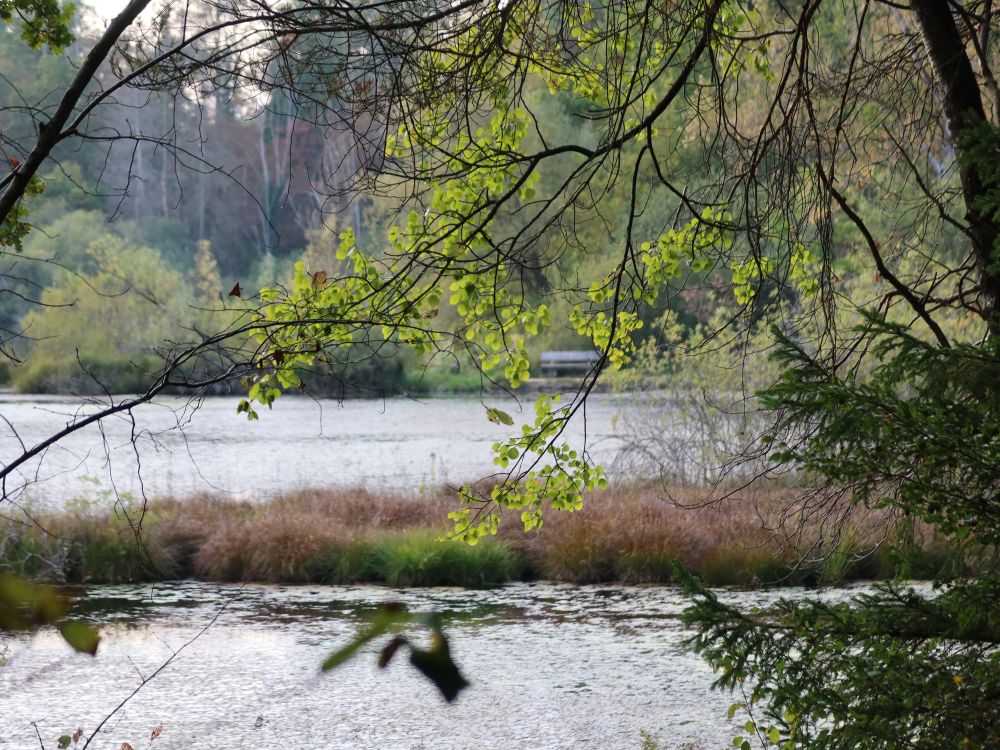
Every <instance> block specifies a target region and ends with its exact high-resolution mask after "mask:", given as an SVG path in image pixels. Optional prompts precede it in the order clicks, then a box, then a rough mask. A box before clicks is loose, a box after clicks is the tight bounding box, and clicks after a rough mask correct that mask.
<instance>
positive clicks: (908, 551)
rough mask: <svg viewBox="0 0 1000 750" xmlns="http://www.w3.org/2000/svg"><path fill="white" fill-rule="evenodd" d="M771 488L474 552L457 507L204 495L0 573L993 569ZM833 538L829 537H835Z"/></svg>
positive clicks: (318, 578)
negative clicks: (819, 514)
mask: <svg viewBox="0 0 1000 750" xmlns="http://www.w3.org/2000/svg"><path fill="white" fill-rule="evenodd" d="M789 496H790V494H789V491H788V490H786V489H782V488H780V487H769V488H765V490H764V494H763V496H762V497H761V496H757V497H752V496H750V495H748V494H746V493H743V494H737V495H736V496H734V497H731V498H730V499H728V500H727V501H726V502H724V503H712V504H699V503H700V495H699V494H698V492H697V491H695V490H692V489H678V488H674V489H673V490H672V491H671V499H670V501H668V500H665V499H664V497H663V495H662V493H661V492H659V491H656V490H654V489H651V488H642V487H632V488H621V487H619V488H613V489H608V490H604V491H600V492H595V493H593V494H592V495H591V496H590V497H588V499H587V502H586V503H585V505H584V509H583V510H581V511H579V512H577V513H574V514H565V513H549V514H548V515H547V517H546V521H545V526H544V529H543V530H542V531H541V533H531V534H525V533H524V531H523V530H522V529H521V527H520V524H519V523H518V518H517V517H516V514H511V515H510V517H507V518H505V519H504V521H503V523H502V524H501V526H500V533H499V535H498V537H495V538H486V539H484V540H481V541H480V543H479V544H478V545H476V546H474V547H470V546H468V545H465V544H462V543H460V542H454V541H440V537H441V535H442V531H443V527H444V524H445V523H446V521H445V518H446V516H447V513H448V511H449V510H451V509H453V503H454V500H453V498H451V497H450V496H448V495H446V494H443V493H442V494H440V495H431V496H419V497H413V496H406V495H402V494H393V493H372V492H369V491H366V490H350V489H336V490H303V491H299V492H294V493H289V494H287V495H285V496H282V497H279V498H276V499H274V500H270V501H268V502H263V503H252V502H236V501H231V500H222V499H219V498H216V497H212V496H209V495H200V496H196V497H191V498H187V499H184V500H177V499H160V500H154V501H151V502H150V503H148V504H147V505H146V506H145V507H140V506H138V505H135V504H133V505H127V504H125V505H123V504H121V503H119V504H117V505H116V506H115V508H114V509H113V510H110V511H103V512H102V511H100V510H99V509H97V508H96V506H95V505H94V504H80V505H79V506H78V507H76V508H74V509H70V510H67V511H64V512H62V513H56V514H37V515H34V516H32V517H30V518H29V517H27V516H26V517H25V518H23V519H15V518H8V519H6V521H5V526H4V529H3V536H2V538H0V569H6V570H11V571H13V572H15V573H18V574H20V575H22V576H25V577H31V578H47V579H50V580H57V581H65V582H70V583H78V582H79V583H88V582H89V583H117V582H125V581H149V580H168V579H176V578H186V577H194V578H199V579H202V580H214V581H248V582H249V581H253V582H272V583H330V584H347V583H382V584H388V585H390V586H466V587H480V586H493V585H497V584H502V583H504V582H507V581H512V580H518V579H535V578H542V579H550V580H557V581H567V582H575V583H604V582H611V581H617V582H622V583H668V582H671V580H672V577H673V570H674V564H675V562H680V563H681V564H682V565H683V566H684V567H686V568H687V569H688V570H690V571H692V572H694V573H695V574H696V575H698V576H700V577H701V578H702V579H703V580H704V581H705V582H706V583H707V584H709V585H730V584H734V585H767V584H795V583H813V584H819V583H822V584H836V583H841V582H843V581H846V580H855V579H870V578H892V577H899V576H905V577H941V574H942V572H945V573H946V574H950V575H953V576H961V575H967V574H968V573H969V572H970V571H974V570H981V569H982V568H983V566H984V565H987V566H992V567H995V566H996V561H995V560H993V559H992V558H991V557H988V556H987V555H986V554H985V551H984V550H983V549H982V548H980V547H977V546H976V545H974V544H971V543H970V544H969V545H966V546H964V547H956V546H955V545H946V544H944V543H943V542H942V541H941V540H940V539H938V538H936V537H935V536H933V534H931V533H930V532H929V531H927V530H926V529H921V528H917V527H915V526H913V525H912V524H910V525H905V524H902V525H899V524H897V525H896V526H895V527H894V526H892V524H890V523H888V520H891V519H886V518H880V517H875V516H872V515H868V516H862V517H861V520H859V521H858V522H853V521H852V522H851V523H843V524H840V525H839V526H838V533H837V534H834V535H831V534H829V533H828V530H826V529H824V528H823V527H822V526H821V525H820V524H819V523H816V522H813V521H805V522H796V523H792V524H789V525H788V526H787V528H786V527H785V526H783V525H782V523H781V521H782V520H783V519H785V518H787V517H788V516H789V515H790V513H791V514H792V515H794V511H795V509H794V508H791V510H790V506H789V504H788V498H789ZM831 539H832V540H833V541H830V540H831Z"/></svg>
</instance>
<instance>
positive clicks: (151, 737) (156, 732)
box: [149, 724, 163, 742]
mask: <svg viewBox="0 0 1000 750" xmlns="http://www.w3.org/2000/svg"><path fill="white" fill-rule="evenodd" d="M161 734H163V725H162V724H157V725H156V729H154V730H153V732H152V734H150V735H149V741H150V742H152V741H153V740H155V739H156V738H157V737H159V736H160V735H161Z"/></svg>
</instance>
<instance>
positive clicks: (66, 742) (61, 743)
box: [56, 734, 73, 750]
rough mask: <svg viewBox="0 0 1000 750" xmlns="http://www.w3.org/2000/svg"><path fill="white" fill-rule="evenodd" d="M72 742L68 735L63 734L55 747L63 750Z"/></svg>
mask: <svg viewBox="0 0 1000 750" xmlns="http://www.w3.org/2000/svg"><path fill="white" fill-rule="evenodd" d="M72 741H73V738H72V737H70V736H69V735H68V734H64V735H62V736H60V737H59V739H58V740H57V741H56V746H57V747H59V748H60V750H65V748H67V747H69V743H71V742H72Z"/></svg>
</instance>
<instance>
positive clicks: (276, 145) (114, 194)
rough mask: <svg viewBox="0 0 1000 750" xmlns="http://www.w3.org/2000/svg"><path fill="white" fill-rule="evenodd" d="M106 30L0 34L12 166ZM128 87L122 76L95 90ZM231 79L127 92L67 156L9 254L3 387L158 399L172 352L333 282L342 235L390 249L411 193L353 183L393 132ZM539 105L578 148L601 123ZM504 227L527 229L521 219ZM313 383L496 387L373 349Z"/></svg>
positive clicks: (544, 341)
mask: <svg viewBox="0 0 1000 750" xmlns="http://www.w3.org/2000/svg"><path fill="white" fill-rule="evenodd" d="M200 12H211V11H210V10H207V9H206V10H202V11H200ZM206 20H208V19H206ZM96 24H98V21H97V20H96V18H95V15H94V14H93V12H92V11H90V10H88V9H86V8H84V9H82V10H80V11H78V13H77V16H76V19H75V29H74V31H75V34H76V36H77V39H78V41H77V42H76V43H74V44H73V45H71V46H70V47H69V48H68V49H67V50H65V51H64V52H62V53H60V54H55V53H53V52H51V51H50V50H49V49H48V48H46V47H43V48H41V49H38V50H34V49H31V48H29V47H28V46H27V45H25V44H24V43H23V42H22V41H21V39H20V38H19V36H18V34H17V33H16V29H15V28H14V27H13V26H11V27H7V28H5V29H4V30H3V32H0V102H4V103H5V104H6V106H4V107H3V108H2V109H0V132H2V133H3V143H2V151H3V154H4V156H5V157H6V158H7V159H9V160H13V161H12V163H14V162H16V161H17V160H18V159H20V158H23V157H24V155H25V154H26V153H27V152H28V151H29V150H30V148H31V146H32V144H33V142H34V139H35V137H36V133H35V129H36V127H37V125H36V123H37V121H38V120H39V113H40V112H41V113H44V112H45V111H47V110H50V109H51V108H54V107H55V106H56V105H57V104H58V99H59V96H60V94H61V92H62V91H63V90H64V89H65V88H66V86H67V85H68V84H69V82H70V81H71V80H72V77H73V75H74V73H75V70H76V67H77V66H78V64H79V62H80V60H81V57H82V54H83V53H84V52H85V50H86V49H87V48H88V46H89V41H88V39H89V38H90V37H91V36H92V35H93V28H94V27H95V25H96ZM164 28H169V23H167V24H166V25H165V27H164ZM114 81H115V71H114V70H113V69H112V68H111V67H110V66H109V67H108V68H107V69H105V70H102V72H101V74H100V75H99V76H98V80H97V81H95V82H94V84H93V88H94V90H100V89H102V88H107V87H109V86H111V85H113V84H114ZM216 84H217V85H216V87H215V88H214V89H213V90H212V91H211V92H208V93H202V92H199V91H189V92H187V93H186V94H185V95H179V96H169V95H166V94H162V93H157V92H151V91H149V92H147V91H142V90H141V89H134V88H125V89H121V90H120V91H119V92H117V93H116V95H115V98H114V100H113V101H112V102H110V103H105V104H102V105H101V106H99V107H97V108H95V109H94V110H93V112H92V113H91V114H90V115H89V117H88V120H87V122H86V131H87V133H88V134H89V136H90V137H88V138H86V139H84V140H83V141H82V145H81V144H80V143H79V142H77V143H75V144H74V145H73V146H72V147H70V146H64V147H60V148H57V150H56V152H55V154H54V156H55V161H56V163H55V165H54V166H52V167H51V168H49V169H48V171H46V172H45V173H44V174H43V175H42V177H43V182H44V185H45V190H44V193H43V194H42V195H40V196H37V197H34V198H32V200H31V201H30V204H28V206H29V208H30V212H31V213H30V216H29V217H28V220H29V221H30V223H31V225H32V227H33V229H32V231H31V232H30V233H29V235H28V237H27V239H26V240H25V241H24V244H23V247H21V248H2V250H3V251H4V252H3V261H4V263H5V267H4V272H3V273H2V274H0V329H2V331H3V334H2V335H0V345H2V347H3V349H4V352H5V354H6V355H7V356H6V357H2V360H3V361H2V363H0V382H2V383H4V384H6V385H7V386H9V387H13V388H14V389H16V390H18V391H21V392H95V393H101V392H105V391H111V392H134V391H138V390H142V389H144V387H145V386H146V385H148V383H149V382H150V381H151V379H152V378H153V377H155V375H156V374H157V373H158V372H159V370H160V368H161V366H162V364H163V361H164V357H165V355H166V354H167V353H168V352H169V351H171V350H174V349H175V348H176V347H177V346H180V345H183V344H185V343H189V342H192V341H197V340H199V337H201V336H204V335H208V334H210V333H212V332H215V331H218V330H221V329H223V328H225V326H226V325H228V324H230V323H232V321H233V320H234V317H235V316H238V314H239V310H240V309H241V308H243V309H245V308H246V307H248V306H249V305H251V304H252V300H250V299H249V298H251V297H252V296H253V295H254V294H256V292H257V290H258V289H260V288H261V287H265V286H267V287H273V286H275V285H282V284H283V283H286V282H288V281H290V279H291V277H292V274H293V265H294V263H295V262H296V261H299V260H301V261H303V262H304V263H305V264H306V267H307V269H308V270H309V271H310V272H315V271H327V272H332V271H334V269H336V268H337V267H338V261H337V259H336V246H337V242H338V240H337V235H338V233H339V232H342V231H344V230H345V229H351V230H352V231H353V232H354V235H355V236H356V237H357V238H358V244H359V247H361V248H362V249H363V251H364V252H366V253H369V254H371V255H373V256H378V255H380V254H382V253H384V252H385V250H386V247H387V245H388V243H387V241H386V239H385V237H386V234H387V231H388V229H389V227H390V226H391V225H392V224H393V223H394V222H396V221H400V218H399V215H398V214H397V213H395V209H396V198H397V196H393V195H391V194H390V193H391V188H386V189H385V190H384V191H383V190H379V191H375V192H379V193H382V195H381V197H379V196H378V195H376V194H374V193H373V192H369V193H367V194H366V193H363V192H358V191H357V190H356V189H355V188H356V187H357V185H355V184H354V183H355V181H356V179H357V178H358V176H359V174H361V172H362V171H363V170H362V167H363V166H371V164H370V163H369V164H364V165H363V164H362V162H363V161H367V162H371V161H372V159H373V158H375V157H373V156H372V155H371V153H370V152H371V151H372V143H371V141H372V140H374V141H376V142H377V141H378V138H379V137H381V136H382V134H380V133H376V132H374V131H375V129H376V128H377V124H373V123H372V122H371V120H370V119H369V121H368V122H366V123H359V122H357V119H358V118H357V117H354V120H353V121H345V122H344V123H343V126H342V127H331V126H330V123H329V122H325V123H317V122H315V121H312V120H311V119H310V116H309V113H308V112H305V111H303V110H302V105H301V104H299V103H296V102H294V101H292V99H290V98H289V97H288V96H287V95H286V94H284V93H282V92H281V91H277V90H275V91H270V92H259V95H258V96H256V97H250V96H249V95H248V93H247V92H246V90H245V89H242V88H240V87H239V86H238V85H236V84H235V82H233V83H232V85H229V84H227V83H226V82H225V81H220V82H216ZM537 94H538V97H537V98H538V102H537V103H538V106H539V107H540V108H541V114H542V115H543V116H545V117H547V118H548V119H549V120H550V121H561V122H563V123H564V125H565V128H566V130H567V135H568V136H569V135H572V137H574V138H577V136H578V135H579V133H580V131H582V130H585V129H586V128H587V127H589V126H588V125H587V122H586V121H585V120H582V119H580V118H577V117H575V116H574V114H573V112H571V111H569V109H568V107H567V106H566V104H565V102H564V101H563V97H560V96H556V97H551V96H549V95H548V92H547V91H545V90H544V87H541V85H540V84H539V90H538V92H537ZM28 103H30V105H29V104H28ZM348 115H349V113H345V118H346V117H347V116H348ZM41 119H43V120H44V117H42V118H41ZM362 136H363V139H364V141H365V142H364V143H360V142H359V140H360V139H361V138H362ZM577 139H578V138H577ZM558 178H559V176H558V175H549V176H548V177H547V179H553V180H554V179H558ZM369 186H371V185H369ZM499 221H500V223H506V225H507V226H506V227H505V228H504V229H502V231H507V230H508V229H511V228H516V223H517V220H516V218H512V217H501V218H500V219H499ZM593 229H594V230H595V231H592V232H589V234H588V231H589V230H587V229H584V230H583V232H584V239H586V240H587V241H586V242H580V243H579V245H580V247H583V246H586V251H585V252H584V251H581V250H572V249H571V250H570V252H580V254H581V259H580V262H581V267H583V266H584V265H589V266H592V265H593V264H595V263H596V264H598V265H601V264H604V263H605V262H607V261H606V253H605V251H606V249H607V248H608V246H609V243H610V242H611V238H610V237H609V236H607V232H606V231H605V232H604V236H603V238H602V237H601V236H599V235H600V233H599V232H597V231H596V229H597V227H596V226H595V227H594V228H593ZM543 264H544V259H540V265H543ZM530 275H531V276H532V278H527V279H525V280H526V282H527V284H528V286H529V288H530V290H531V293H532V294H535V295H546V296H552V298H553V304H554V305H557V306H565V305H569V304H571V302H570V301H569V300H566V299H562V298H560V299H557V298H556V296H555V295H554V294H553V292H554V291H555V290H554V289H553V288H552V287H551V285H550V281H548V280H546V279H545V278H544V277H543V274H542V273H541V272H540V271H539V272H533V273H531V274H530ZM236 284H239V285H240V289H241V296H240V297H238V298H237V297H234V296H232V295H230V294H229V292H230V291H231V290H233V289H234V288H235V285H236ZM448 314H449V312H448V311H447V310H442V315H448ZM563 318H565V316H563ZM530 346H531V349H532V352H533V353H534V355H535V356H536V357H537V354H538V352H540V351H542V350H544V349H547V348H573V349H581V348H588V347H589V346H590V344H589V342H588V341H587V340H586V339H585V338H583V337H581V336H578V335H577V334H576V332H575V331H573V330H571V329H570V328H569V327H565V328H561V329H553V330H551V331H548V332H545V333H543V334H542V335H541V336H540V337H539V338H538V340H537V341H533V342H531V345H530ZM305 379H306V381H307V382H308V383H309V385H310V387H311V388H312V389H313V390H314V392H317V393H327V392H332V393H338V394H341V393H343V394H345V395H351V394H352V393H355V392H358V393H363V392H365V391H366V390H368V389H375V390H379V391H385V390H388V391H403V390H454V389H475V388H479V387H480V386H481V385H483V381H482V380H481V378H480V377H479V375H478V374H477V372H476V368H475V367H474V365H473V363H472V361H471V359H470V358H469V357H468V355H467V354H466V353H464V352H462V351H459V350H455V351H454V352H452V353H450V354H448V355H446V356H438V357H435V358H423V359H419V358H416V357H414V356H413V355H407V354H403V353H400V352H398V351H396V350H395V348H394V347H392V346H386V345H385V342H380V341H367V342H359V343H358V344H357V345H356V346H355V347H352V348H351V351H349V352H345V354H344V356H343V358H341V359H340V361H337V362H331V363H329V364H328V366H326V367H325V368H324V370H323V372H315V373H309V374H308V377H306V378H305Z"/></svg>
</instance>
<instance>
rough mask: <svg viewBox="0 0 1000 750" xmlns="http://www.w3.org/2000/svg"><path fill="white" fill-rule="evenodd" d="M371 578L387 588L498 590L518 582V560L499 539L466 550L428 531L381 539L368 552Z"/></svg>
mask: <svg viewBox="0 0 1000 750" xmlns="http://www.w3.org/2000/svg"><path fill="white" fill-rule="evenodd" d="M369 559H370V565H371V570H372V574H373V578H375V579H376V580H378V581H380V582H383V583H387V584H389V585H390V586H466V587H471V588H479V587H485V586H497V585H499V584H502V583H507V582H508V581H514V580H517V579H518V578H520V576H521V572H522V564H521V558H520V556H519V555H517V554H516V553H515V552H514V551H513V549H512V548H511V546H510V545H509V544H507V543H505V542H504V541H501V540H499V539H483V540H481V541H480V542H479V544H477V545H475V546H474V547H473V546H469V545H468V544H462V543H458V542H450V541H444V542H442V541H441V539H440V537H439V536H438V535H437V534H435V533H434V532H432V531H430V530H422V529H415V530H412V531H404V532H397V533H395V534H392V535H387V536H382V537H380V538H378V539H376V540H375V541H374V543H373V544H372V545H371V549H370V558H369Z"/></svg>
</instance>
